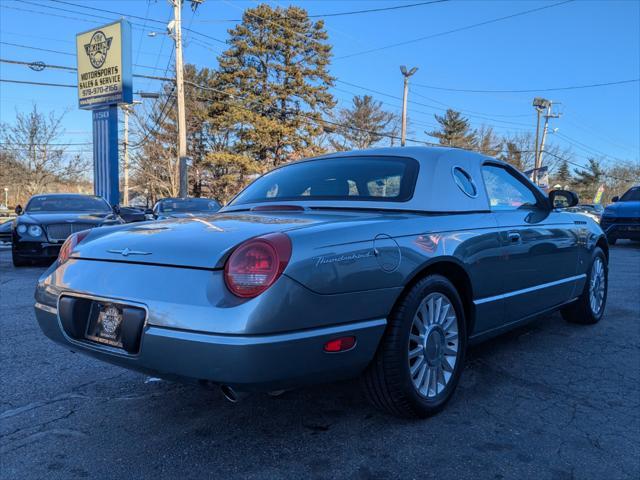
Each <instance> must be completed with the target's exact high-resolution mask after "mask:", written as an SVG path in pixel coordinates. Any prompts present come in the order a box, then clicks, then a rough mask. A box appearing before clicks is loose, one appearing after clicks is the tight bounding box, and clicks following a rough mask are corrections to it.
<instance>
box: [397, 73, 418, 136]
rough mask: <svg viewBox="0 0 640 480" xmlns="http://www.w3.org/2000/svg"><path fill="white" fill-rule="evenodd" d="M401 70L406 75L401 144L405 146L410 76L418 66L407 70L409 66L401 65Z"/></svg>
mask: <svg viewBox="0 0 640 480" xmlns="http://www.w3.org/2000/svg"><path fill="white" fill-rule="evenodd" d="M400 71H401V72H402V76H403V77H404V93H403V95H402V133H401V135H400V146H401V147H404V144H405V143H406V138H407V96H408V95H409V77H410V76H411V75H413V74H414V73H416V72H417V71H418V67H413V68H412V69H411V70H407V67H406V66H404V65H400Z"/></svg>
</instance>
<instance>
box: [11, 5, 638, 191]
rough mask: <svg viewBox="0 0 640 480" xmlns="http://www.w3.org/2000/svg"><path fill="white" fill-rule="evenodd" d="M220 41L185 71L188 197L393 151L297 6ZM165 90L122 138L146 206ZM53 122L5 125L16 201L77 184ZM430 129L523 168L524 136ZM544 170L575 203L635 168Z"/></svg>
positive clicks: (394, 132)
mask: <svg viewBox="0 0 640 480" xmlns="http://www.w3.org/2000/svg"><path fill="white" fill-rule="evenodd" d="M228 33H229V39H228V42H227V43H228V48H227V49H226V50H225V51H223V52H222V53H221V54H220V55H219V56H218V57H217V64H218V67H217V68H216V69H211V68H208V67H204V68H198V67H196V66H194V65H186V66H185V71H184V77H185V103H186V111H187V146H188V156H189V157H191V159H192V162H193V163H192V166H191V167H190V172H189V173H190V175H189V192H190V195H193V196H205V197H214V198H217V199H218V200H220V201H222V202H226V201H228V200H229V199H230V198H232V197H233V196H234V195H235V194H236V193H237V192H238V191H239V190H240V189H241V188H242V187H243V186H244V185H246V184H247V183H248V182H249V181H251V180H252V179H253V178H255V177H256V176H257V175H260V174H262V173H265V172H267V171H269V170H270V169H272V168H274V167H277V166H279V165H281V164H283V163H286V162H290V161H293V160H297V159H300V158H304V157H309V156H314V155H319V154H322V153H326V152H331V151H341V150H350V149H364V148H370V147H373V146H389V145H391V146H393V145H397V144H398V137H399V133H400V132H399V119H398V115H397V114H396V113H395V112H392V111H389V110H388V109H385V108H384V104H383V103H382V102H381V101H378V100H376V99H375V98H374V97H372V96H370V95H362V96H355V97H353V98H352V99H351V103H350V104H347V105H341V106H339V105H338V102H337V99H336V98H335V97H334V95H333V94H332V93H331V88H332V87H333V86H334V83H335V80H336V79H335V78H334V77H333V76H332V75H331V74H330V72H329V66H330V61H331V45H330V43H329V41H328V40H329V38H328V34H327V32H326V29H325V27H324V22H323V21H322V20H317V21H315V20H313V19H310V18H309V16H308V15H307V12H306V10H304V9H303V8H300V7H296V6H290V7H275V8H274V7H271V6H269V5H266V4H262V5H258V6H257V7H255V8H249V9H246V10H245V11H244V13H243V16H242V20H241V21H240V23H238V24H237V25H236V26H235V27H233V28H231V29H230V30H229V32H228ZM174 90H175V88H174V85H173V84H169V83H167V84H165V85H164V87H163V91H162V95H161V97H160V98H159V99H158V100H157V101H155V102H154V104H153V106H152V108H151V111H150V112H149V113H148V114H145V113H139V112H136V113H134V121H135V124H136V127H137V129H136V130H137V132H138V135H137V138H135V139H134V140H133V141H130V147H131V150H132V152H133V154H132V178H131V181H130V185H131V187H132V188H133V190H134V195H133V196H135V195H136V194H137V195H138V196H144V197H146V198H148V199H149V200H150V201H152V202H153V201H154V200H156V199H158V198H161V197H167V196H177V195H178V190H179V171H178V162H177V122H176V120H177V119H176V108H175V100H176V99H175V95H174ZM410 113H411V111H410V110H409V115H410ZM61 118H62V117H56V116H55V115H53V114H52V115H50V116H49V117H47V116H45V115H43V114H42V113H40V112H39V111H38V110H37V108H35V107H34V110H33V112H31V114H27V115H23V114H18V116H17V117H16V122H15V123H14V124H13V125H8V124H3V126H2V129H1V130H0V142H1V145H0V155H2V156H1V157H0V159H1V160H2V163H3V168H2V169H0V183H1V182H3V181H4V182H5V183H6V182H11V184H12V185H13V184H16V185H18V184H19V185H21V187H20V188H21V189H22V191H23V192H24V194H25V195H29V194H33V193H38V192H40V191H46V190H47V189H48V188H51V185H53V184H56V185H65V184H70V183H73V182H76V183H78V182H80V183H81V181H82V173H81V172H86V168H87V165H86V163H85V164H83V162H82V159H80V158H74V157H73V156H70V155H65V148H64V147H61V146H57V147H55V148H50V147H51V146H52V144H53V143H54V142H53V140H55V139H58V138H60V136H61V132H62V130H61V127H60V125H61ZM435 120H436V121H437V123H438V128H437V129H436V130H434V131H429V132H425V133H426V134H427V135H429V136H430V137H432V138H433V141H434V143H437V144H440V145H444V146H451V147H459V148H467V149H471V150H476V151H480V152H482V153H485V154H487V155H490V156H495V157H497V158H500V159H502V160H504V161H507V162H509V163H510V164H512V165H514V166H515V167H517V168H519V169H520V170H527V169H529V168H532V166H533V158H534V154H533V151H534V148H535V147H534V143H535V142H534V139H533V137H532V135H531V134H528V133H519V134H513V135H508V136H500V135H497V134H496V133H495V132H494V130H493V128H491V127H488V126H485V125H480V126H479V127H477V128H474V127H473V126H472V125H471V124H470V122H469V120H468V119H467V118H465V117H464V116H463V114H462V113H461V112H456V111H454V110H447V111H446V112H445V113H444V114H443V115H435ZM33 132H38V133H37V134H34V133H33ZM47 144H48V145H49V147H47ZM43 145H44V147H43ZM5 164H6V165H7V166H10V167H11V168H7V169H5V168H4V165H5ZM545 164H546V165H550V166H551V167H552V168H551V170H552V173H553V175H552V184H556V183H557V184H560V185H562V186H567V187H570V188H575V189H578V190H579V192H580V193H581V195H583V196H584V197H586V198H589V197H592V196H593V194H594V193H595V191H596V190H597V188H598V186H599V185H600V184H602V183H606V185H607V191H608V192H609V193H610V195H614V194H619V193H621V190H623V189H624V187H625V186H626V183H625V182H626V179H634V178H638V176H639V173H640V172H638V165H636V164H632V163H629V164H622V163H619V164H616V166H614V167H605V164H604V161H603V159H599V158H593V159H589V163H588V165H587V166H586V167H585V168H578V167H576V166H575V164H578V162H577V161H576V160H574V157H573V155H572V152H571V151H570V150H568V149H561V148H559V147H557V146H554V145H553V144H551V143H550V144H548V146H546V147H545ZM84 179H85V180H86V177H85V178H84ZM627 183H628V182H627Z"/></svg>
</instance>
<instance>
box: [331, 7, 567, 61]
mask: <svg viewBox="0 0 640 480" xmlns="http://www.w3.org/2000/svg"><path fill="white" fill-rule="evenodd" d="M574 1H575V0H563V1H561V2H557V3H553V4H551V5H543V6H542V7H537V8H531V9H529V10H524V11H520V12H516V13H512V14H511V15H505V16H502V17H498V18H492V19H490V20H485V21H483V22H478V23H474V24H471V25H465V26H463V27H458V28H453V29H451V30H446V31H443V32H438V33H433V34H431V35H425V36H422V37H418V38H414V39H411V40H404V41H402V42H396V43H392V44H389V45H384V46H381V47H375V48H370V49H368V50H362V51H359V52H354V53H350V54H347V55H341V56H339V57H336V58H335V59H336V60H343V59H346V58H353V57H356V56H360V55H365V54H369V53H374V52H381V51H383V50H388V49H390V48H396V47H401V46H404V45H410V44H412V43H417V42H422V41H424V40H430V39H432V38H437V37H442V36H444V35H450V34H452V33H458V32H462V31H464V30H469V29H471V28H477V27H482V26H485V25H490V24H493V23H497V22H502V21H504V20H509V19H511V18H515V17H521V16H523V15H529V14H531V13H535V12H539V11H541V10H547V9H549V8H555V7H559V6H561V5H565V4H567V3H571V2H574Z"/></svg>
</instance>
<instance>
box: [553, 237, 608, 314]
mask: <svg viewBox="0 0 640 480" xmlns="http://www.w3.org/2000/svg"><path fill="white" fill-rule="evenodd" d="M608 287H609V268H608V265H607V257H606V256H605V254H604V252H603V251H602V249H601V248H600V247H596V248H595V249H594V251H593V256H592V258H591V265H589V271H588V272H587V281H586V283H585V285H584V289H583V290H582V293H581V294H580V297H578V300H576V301H575V302H574V303H572V304H571V305H569V306H567V307H565V308H563V309H562V310H561V313H562V317H563V318H564V319H565V320H566V321H567V322H571V323H578V324H582V325H592V324H594V323H598V322H599V321H600V319H601V318H602V316H603V315H604V310H605V307H606V306H607V291H608ZM594 290H595V292H594ZM598 292H601V294H598ZM592 293H596V294H597V295H596V297H595V298H592ZM592 300H593V301H594V303H595V302H596V301H597V302H598V307H597V308H595V309H594V303H592Z"/></svg>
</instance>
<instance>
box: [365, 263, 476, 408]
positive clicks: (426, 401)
mask: <svg viewBox="0 0 640 480" xmlns="http://www.w3.org/2000/svg"><path fill="white" fill-rule="evenodd" d="M466 345H467V331H466V323H465V315H464V308H463V306H462V301H461V299H460V295H459V294H458V292H457V290H456V288H455V287H454V286H453V284H452V283H451V282H450V281H449V280H448V279H447V278H445V277H443V276H441V275H429V276H427V277H425V278H423V279H422V280H420V281H418V282H417V283H416V284H415V285H414V286H413V287H412V288H411V289H410V290H409V291H408V292H407V294H406V295H405V296H404V297H403V298H402V299H401V300H400V302H399V304H398V305H397V306H396V308H395V309H394V311H393V312H392V314H391V316H390V317H389V324H388V326H387V330H386V332H385V335H384V337H383V339H382V341H381V344H380V346H379V348H378V351H377V353H376V356H375V358H374V360H373V362H372V363H371V365H369V367H368V369H367V371H366V372H365V374H364V376H363V386H364V390H365V393H366V395H367V397H368V398H369V400H370V401H371V402H372V403H373V404H374V405H375V406H377V407H378V408H381V409H382V410H385V411H387V412H389V413H392V414H394V415H398V416H403V417H427V416H429V415H433V414H434V413H437V412H438V411H440V410H441V409H442V408H443V407H444V406H445V404H446V403H447V402H448V401H449V399H450V398H451V396H452V395H453V392H454V390H455V388H456V386H457V384H458V380H459V378H460V374H461V372H462V368H463V362H464V354H465V349H466Z"/></svg>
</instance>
